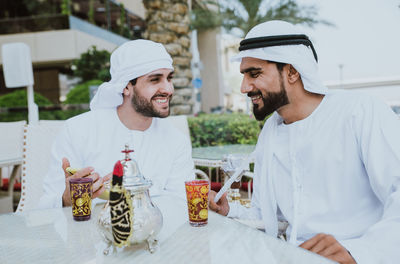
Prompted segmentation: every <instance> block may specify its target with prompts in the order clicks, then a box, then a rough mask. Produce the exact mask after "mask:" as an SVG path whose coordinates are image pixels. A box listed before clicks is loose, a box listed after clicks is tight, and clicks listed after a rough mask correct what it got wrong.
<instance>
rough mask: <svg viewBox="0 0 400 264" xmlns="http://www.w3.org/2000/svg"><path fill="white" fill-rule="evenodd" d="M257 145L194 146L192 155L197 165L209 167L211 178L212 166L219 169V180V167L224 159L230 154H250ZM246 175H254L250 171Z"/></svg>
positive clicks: (219, 180)
mask: <svg viewBox="0 0 400 264" xmlns="http://www.w3.org/2000/svg"><path fill="white" fill-rule="evenodd" d="M254 149H255V145H244V144H243V145H240V144H233V145H223V146H209V147H199V148H193V150H192V157H193V162H194V165H195V166H203V167H208V176H209V177H210V178H211V168H216V169H217V173H216V174H217V181H218V182H221V179H219V168H220V167H221V166H222V165H223V162H222V159H223V158H224V156H225V155H229V154H243V155H248V154H250V153H251V152H253V151H254ZM246 176H250V177H252V173H250V172H248V173H247V174H246Z"/></svg>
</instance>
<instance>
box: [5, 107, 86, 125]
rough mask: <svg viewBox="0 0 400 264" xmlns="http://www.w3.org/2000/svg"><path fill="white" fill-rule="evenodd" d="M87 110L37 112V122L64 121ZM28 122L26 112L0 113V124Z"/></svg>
mask: <svg viewBox="0 0 400 264" xmlns="http://www.w3.org/2000/svg"><path fill="white" fill-rule="evenodd" d="M87 111H89V110H75V109H74V110H65V111H63V110H51V111H49V110H39V120H65V119H68V118H71V117H73V116H76V115H79V114H81V113H84V112H87ZM19 120H26V121H28V111H18V112H8V113H0V122H12V121H19Z"/></svg>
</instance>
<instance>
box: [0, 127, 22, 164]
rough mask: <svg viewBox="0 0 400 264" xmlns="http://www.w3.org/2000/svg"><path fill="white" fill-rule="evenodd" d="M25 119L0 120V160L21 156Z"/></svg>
mask: <svg viewBox="0 0 400 264" xmlns="http://www.w3.org/2000/svg"><path fill="white" fill-rule="evenodd" d="M24 125H26V121H25V120H23V121H16V122H0V160H8V159H17V158H22V143H23V136H24Z"/></svg>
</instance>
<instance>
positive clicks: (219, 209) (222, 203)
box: [208, 190, 229, 216]
mask: <svg viewBox="0 0 400 264" xmlns="http://www.w3.org/2000/svg"><path fill="white" fill-rule="evenodd" d="M215 195H217V193H216V192H214V191H212V190H210V192H209V194H208V207H209V208H210V209H211V210H213V211H214V212H216V213H218V214H220V215H224V216H226V215H228V213H229V204H228V199H226V193H224V194H223V195H222V197H221V198H220V199H219V201H218V203H215V202H214V198H215Z"/></svg>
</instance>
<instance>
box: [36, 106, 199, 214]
mask: <svg viewBox="0 0 400 264" xmlns="http://www.w3.org/2000/svg"><path fill="white" fill-rule="evenodd" d="M125 144H128V145H129V148H130V149H133V150H134V152H132V153H130V156H131V158H133V159H135V160H136V161H137V163H138V165H139V169H140V171H141V173H142V174H143V175H144V176H145V177H146V178H147V179H150V180H151V181H152V183H153V186H152V187H151V188H150V195H151V196H155V195H163V194H172V195H176V196H179V197H180V198H182V199H185V197H186V196H185V184H184V181H186V180H190V179H193V178H194V173H193V168H194V164H193V160H192V152H191V143H190V139H189V138H188V137H187V136H186V135H184V134H183V133H182V132H180V131H179V130H178V129H177V128H175V127H174V126H173V125H172V124H171V123H170V122H169V121H168V119H161V118H153V120H152V123H151V125H150V127H149V128H148V129H147V130H145V131H138V130H130V129H128V128H127V127H125V126H124V125H123V124H122V123H121V121H120V120H119V118H118V115H117V111H116V108H114V109H101V110H95V111H90V112H87V113H84V114H82V115H79V116H76V117H73V118H71V119H69V120H67V121H66V124H65V127H64V129H63V130H62V132H61V133H60V134H59V135H58V136H57V138H56V140H55V143H54V144H53V147H52V157H51V162H50V167H49V170H48V172H47V174H46V177H45V179H44V183H43V185H44V195H43V196H42V198H41V200H40V204H39V207H40V208H51V207H61V206H62V194H63V192H64V189H65V176H64V172H63V170H62V167H61V163H62V158H63V157H66V158H68V159H69V162H70V164H71V167H73V168H84V167H88V166H92V167H93V168H94V169H95V171H96V172H98V173H99V174H100V176H105V175H106V174H108V173H110V172H112V170H113V168H114V164H115V162H116V161H117V160H120V159H123V158H124V157H125V156H124V154H123V153H121V151H122V150H123V149H124V146H125ZM95 200H96V199H95Z"/></svg>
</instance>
